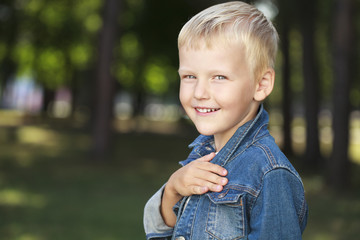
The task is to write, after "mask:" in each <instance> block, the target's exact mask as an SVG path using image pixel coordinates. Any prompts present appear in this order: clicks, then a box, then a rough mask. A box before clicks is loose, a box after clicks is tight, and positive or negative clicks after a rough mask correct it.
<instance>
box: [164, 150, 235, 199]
mask: <svg viewBox="0 0 360 240" xmlns="http://www.w3.org/2000/svg"><path fill="white" fill-rule="evenodd" d="M214 157H215V153H210V154H208V155H206V156H204V157H202V158H199V159H197V160H194V161H192V162H191V163H189V164H187V165H185V166H184V167H182V168H180V169H179V170H177V171H176V172H174V173H173V174H172V175H171V177H170V179H169V181H168V183H167V186H166V187H167V189H166V190H168V191H170V192H172V193H173V194H178V195H180V196H181V197H183V196H190V195H193V194H204V193H206V192H208V191H213V192H220V191H222V189H223V186H225V185H226V184H227V183H228V180H227V178H225V176H226V175H227V171H226V169H225V168H223V167H221V166H219V165H216V164H213V163H210V161H211V160H212V159H213V158H214ZM166 187H165V188H166Z"/></svg>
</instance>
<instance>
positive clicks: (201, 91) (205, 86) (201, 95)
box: [194, 79, 210, 99]
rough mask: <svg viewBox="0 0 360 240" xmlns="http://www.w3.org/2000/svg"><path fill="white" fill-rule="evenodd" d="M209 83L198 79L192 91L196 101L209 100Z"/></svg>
mask: <svg viewBox="0 0 360 240" xmlns="http://www.w3.org/2000/svg"><path fill="white" fill-rule="evenodd" d="M209 96H210V95H209V83H208V81H206V80H202V79H198V81H197V82H196V85H195V89H194V97H195V98H196V99H208V98H209Z"/></svg>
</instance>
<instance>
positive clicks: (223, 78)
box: [215, 75, 227, 80]
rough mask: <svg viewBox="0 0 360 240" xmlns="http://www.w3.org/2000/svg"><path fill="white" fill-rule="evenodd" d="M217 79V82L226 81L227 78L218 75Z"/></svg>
mask: <svg viewBox="0 0 360 240" xmlns="http://www.w3.org/2000/svg"><path fill="white" fill-rule="evenodd" d="M215 79H216V80H226V79H227V78H226V77H225V76H223V75H217V76H215Z"/></svg>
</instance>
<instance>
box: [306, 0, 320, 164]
mask: <svg viewBox="0 0 360 240" xmlns="http://www.w3.org/2000/svg"><path fill="white" fill-rule="evenodd" d="M303 4H304V5H303V7H304V11H303V12H304V13H306V18H305V19H304V21H303V22H302V36H303V73H304V91H305V119H306V150H305V164H306V165H307V166H311V167H319V162H320V144H319V127H318V113H319V97H318V96H319V76H318V71H317V69H318V67H317V60H316V49H315V34H314V33H315V23H316V19H315V7H316V1H315V2H314V1H303Z"/></svg>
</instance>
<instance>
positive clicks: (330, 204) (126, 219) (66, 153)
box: [0, 125, 360, 240]
mask: <svg viewBox="0 0 360 240" xmlns="http://www.w3.org/2000/svg"><path fill="white" fill-rule="evenodd" d="M193 137H194V136H193V135H192V136H191V134H190V135H189V134H178V135H176V136H175V135H164V134H163V135H161V134H150V133H123V134H117V135H116V136H115V138H114V145H113V151H111V152H110V153H109V155H108V158H107V159H106V160H105V159H104V160H103V161H94V160H93V157H92V155H91V154H90V153H89V152H88V148H89V146H90V144H91V139H90V136H89V135H88V134H87V133H86V132H84V131H83V130H79V129H74V128H68V127H47V126H46V125H32V126H31V125H30V126H22V127H18V128H16V127H15V128H14V127H13V128H8V127H7V128H6V127H3V128H0V239H4V240H45V239H46V240H47V239H51V240H56V239H61V240H63V239H66V240H72V239H76V240H79V239H86V240H92V239H94V240H95V239H96V240H98V239H103V240H112V239H124V240H137V239H145V236H144V232H143V225H142V214H143V207H144V204H145V202H146V201H147V199H148V198H149V197H150V196H151V195H152V194H153V193H154V192H155V191H156V190H157V189H158V188H159V187H160V186H161V185H162V184H163V183H164V181H166V179H167V178H168V176H169V174H170V173H171V172H173V171H174V170H175V169H176V168H177V167H178V165H177V162H178V161H179V160H182V159H184V158H185V157H186V154H187V152H186V151H187V148H186V146H187V144H188V143H189V142H191V141H192V139H193ZM354 171H356V172H355V173H354V175H358V173H360V171H359V170H358V169H355V170H354ZM356 173H357V174H356ZM300 174H301V171H300ZM302 176H303V179H304V184H305V187H306V189H307V199H308V202H309V205H310V217H309V222H308V227H307V229H306V231H305V234H304V239H309V240H313V239H314V240H335V239H336V240H337V239H358V236H359V235H360V228H359V226H360V196H359V195H360V193H359V191H358V190H356V189H355V188H354V189H349V190H348V191H347V193H345V194H336V193H335V192H332V191H330V190H326V188H325V187H324V183H323V180H322V178H321V177H320V176H318V175H316V174H309V175H307V174H302Z"/></svg>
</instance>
